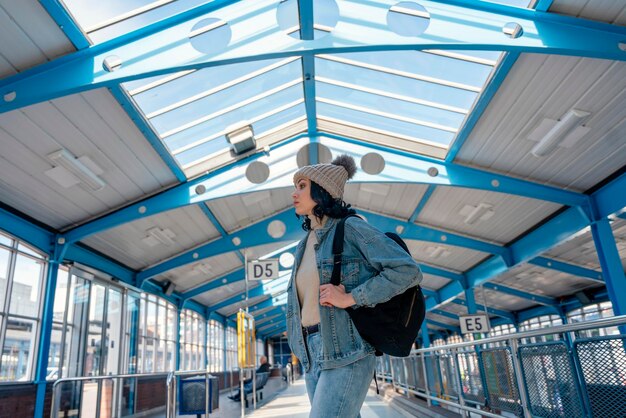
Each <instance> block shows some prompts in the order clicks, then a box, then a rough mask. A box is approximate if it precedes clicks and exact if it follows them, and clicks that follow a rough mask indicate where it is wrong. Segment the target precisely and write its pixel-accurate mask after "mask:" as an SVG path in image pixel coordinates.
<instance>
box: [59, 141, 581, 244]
mask: <svg viewBox="0 0 626 418" xmlns="http://www.w3.org/2000/svg"><path fill="white" fill-rule="evenodd" d="M324 136H325V137H329V138H334V139H336V140H339V141H340V144H338V146H339V147H342V149H345V147H346V144H350V143H353V144H354V143H356V144H358V145H363V146H367V147H369V148H373V149H378V150H380V151H381V153H383V154H390V155H394V157H393V158H386V160H388V161H394V165H397V167H395V168H394V167H393V165H392V164H387V167H386V171H385V174H386V175H385V177H381V178H380V179H377V178H376V177H375V176H370V175H367V176H366V175H363V179H362V180H361V179H360V178H359V176H360V175H362V174H360V173H357V178H356V179H355V180H354V181H353V183H359V182H360V181H367V182H372V181H377V180H378V181H385V182H402V183H407V184H431V183H432V184H437V185H442V186H458V187H467V188H474V189H479V190H487V191H493V192H500V193H507V194H512V195H516V196H524V197H529V198H534V199H541V200H547V201H551V202H555V203H559V204H563V205H569V206H583V207H585V208H586V207H587V206H588V204H589V197H588V196H586V195H583V194H580V193H575V192H571V191H568V190H562V189H558V188H555V187H550V186H545V185H542V184H537V183H532V182H528V181H525V180H520V179H515V178H511V177H507V176H503V175H500V174H495V173H490V172H488V171H482V170H478V169H475V168H471V167H464V166H461V165H457V164H454V163H445V162H441V160H436V159H433V158H428V157H424V156H419V155H416V154H411V153H407V152H404V151H399V150H393V149H388V148H384V147H382V146H377V145H375V144H366V143H364V142H362V141H358V140H352V139H348V138H344V137H338V136H336V135H330V134H324ZM302 137H304V135H298V136H296V137H294V138H290V139H288V140H286V141H283V142H282V143H281V144H280V145H277V146H275V148H279V147H281V146H285V145H287V144H290V143H292V142H294V141H297V140H299V139H301V138H302ZM262 156H263V154H254V155H252V156H249V157H246V158H243V159H241V160H239V161H237V162H235V163H233V164H229V165H227V166H225V167H222V168H220V169H218V170H215V171H213V172H211V173H208V174H205V175H203V176H199V177H197V178H195V179H193V180H189V181H187V182H185V183H182V184H179V185H177V186H174V187H172V188H170V189H168V190H166V191H164V192H161V193H158V194H156V195H154V196H151V197H149V198H146V199H144V200H142V201H140V202H136V203H133V204H131V205H128V206H126V207H125V208H122V209H120V210H118V211H116V212H113V213H111V214H108V215H105V216H102V217H101V218H99V219H96V220H94V221H91V222H88V223H86V224H83V225H81V226H78V227H76V228H73V229H71V230H70V231H68V232H66V233H65V234H64V235H63V237H64V238H65V240H66V242H67V243H72V242H76V241H79V240H81V239H83V238H85V237H87V236H90V235H92V234H96V233H100V232H102V231H105V230H107V229H110V228H113V227H116V226H118V225H121V224H124V223H127V222H132V221H134V220H137V219H142V218H145V217H148V216H152V215H156V214H158V213H162V212H166V211H169V210H172V209H177V208H180V207H184V206H187V205H192V204H200V203H202V202H206V201H209V200H213V199H219V198H222V197H227V196H231V195H233V194H235V193H246V192H253V191H260V190H273V189H274V188H272V187H268V186H267V185H252V184H251V183H250V182H248V181H247V180H246V179H245V176H243V175H240V176H236V177H235V178H233V174H232V172H233V171H232V170H233V169H240V168H241V167H245V166H247V164H249V163H251V162H252V161H256V160H257V159H258V158H260V157H262ZM429 168H435V169H437V171H438V173H439V174H438V175H437V176H436V177H431V176H429V175H428V174H427V172H428V169H429ZM387 171H390V172H391V174H389V175H387ZM394 171H395V172H394ZM200 185H201V186H204V189H205V190H206V192H205V193H203V194H201V195H199V194H198V193H197V192H196V187H197V186H200ZM290 185H291V184H290V183H289V182H288V181H287V180H285V181H284V184H282V183H281V184H278V185H276V186H274V187H281V186H290Z"/></svg>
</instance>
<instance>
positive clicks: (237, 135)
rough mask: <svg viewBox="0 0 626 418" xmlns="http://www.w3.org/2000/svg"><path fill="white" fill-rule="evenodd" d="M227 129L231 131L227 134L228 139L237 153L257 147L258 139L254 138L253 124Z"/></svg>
mask: <svg viewBox="0 0 626 418" xmlns="http://www.w3.org/2000/svg"><path fill="white" fill-rule="evenodd" d="M227 130H228V131H229V132H228V133H227V134H226V139H227V140H228V142H229V143H230V145H231V146H232V149H233V152H234V153H235V154H243V153H244V152H247V151H250V150H252V149H255V148H256V139H254V130H253V129H252V125H246V126H243V127H239V128H236V129H232V128H230V129H227Z"/></svg>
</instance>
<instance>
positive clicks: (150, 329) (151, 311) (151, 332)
mask: <svg viewBox="0 0 626 418" xmlns="http://www.w3.org/2000/svg"><path fill="white" fill-rule="evenodd" d="M147 308H148V316H147V318H146V336H147V337H151V338H154V337H155V336H156V320H157V317H156V315H157V312H156V310H157V307H156V303H155V302H154V301H149V302H148V306H147Z"/></svg>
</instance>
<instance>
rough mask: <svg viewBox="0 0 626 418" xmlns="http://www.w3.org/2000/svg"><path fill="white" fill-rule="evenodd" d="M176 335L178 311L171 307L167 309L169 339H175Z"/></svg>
mask: <svg viewBox="0 0 626 418" xmlns="http://www.w3.org/2000/svg"><path fill="white" fill-rule="evenodd" d="M175 335H176V312H175V311H174V309H172V308H169V309H168V310H167V339H168V340H170V341H173V340H174V336H175Z"/></svg>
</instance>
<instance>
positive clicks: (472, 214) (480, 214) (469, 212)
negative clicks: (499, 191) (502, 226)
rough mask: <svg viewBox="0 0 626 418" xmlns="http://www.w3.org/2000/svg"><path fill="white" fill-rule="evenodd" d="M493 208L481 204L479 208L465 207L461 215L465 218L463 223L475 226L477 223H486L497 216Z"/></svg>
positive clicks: (486, 204)
mask: <svg viewBox="0 0 626 418" xmlns="http://www.w3.org/2000/svg"><path fill="white" fill-rule="evenodd" d="M492 208H493V205H490V204H489V203H479V204H478V206H471V205H465V206H463V209H461V211H460V212H459V214H460V215H461V216H465V220H464V221H463V222H465V223H466V224H468V225H473V224H475V223H476V222H477V221H486V220H487V219H489V218H491V217H492V216H493V215H494V214H495V212H494V211H493V209H492Z"/></svg>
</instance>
